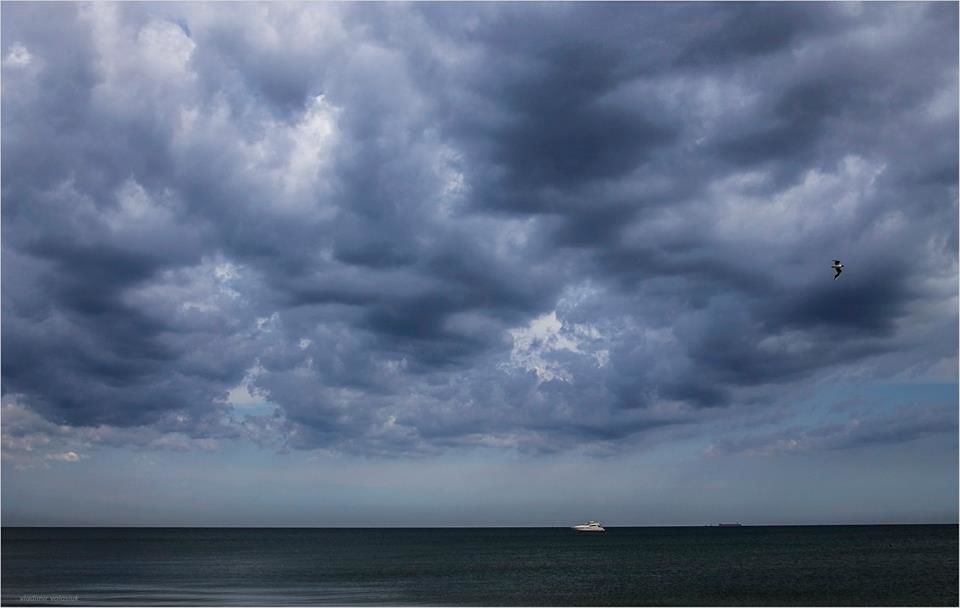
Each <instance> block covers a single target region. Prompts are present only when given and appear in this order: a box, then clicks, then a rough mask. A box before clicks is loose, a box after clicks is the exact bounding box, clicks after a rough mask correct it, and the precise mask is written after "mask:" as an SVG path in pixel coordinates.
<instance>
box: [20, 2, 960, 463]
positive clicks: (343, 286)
mask: <svg viewBox="0 0 960 608" xmlns="http://www.w3.org/2000/svg"><path fill="white" fill-rule="evenodd" d="M949 8H950V7H949V5H946V6H939V5H924V4H885V5H866V6H862V7H861V6H856V5H848V4H823V5H819V4H817V5H813V4H777V5H773V4H749V5H738V4H715V5H709V6H705V7H702V6H693V5H682V4H679V5H660V4H636V5H634V4H625V3H624V4H599V3H589V4H566V3H561V4H556V5H544V4H536V5H534V4H529V5H528V4H491V5H431V4H426V5H412V6H407V5H386V6H375V5H366V4H357V5H310V6H305V5H302V6H278V5H248V6H247V7H245V9H244V10H243V11H237V12H230V13H229V14H228V12H227V11H223V10H221V9H220V8H219V7H218V6H217V5H198V4H156V5H153V4H135V5H93V6H87V5H83V6H79V5H20V4H17V5H11V4H7V5H4V6H3V16H4V19H3V40H4V48H3V49H2V52H3V57H4V63H3V76H4V78H3V80H4V92H3V174H4V182H3V214H4V218H3V219H4V222H3V271H4V273H3V274H4V277H5V285H4V290H3V348H4V354H5V355H6V356H5V357H4V360H3V390H4V394H5V395H6V396H7V397H6V398H8V399H13V400H15V403H16V407H17V408H28V409H29V410H30V411H33V412H36V413H38V414H40V415H42V416H43V417H45V418H46V419H47V420H49V421H53V422H55V423H57V424H66V425H68V426H69V427H75V428H78V429H84V428H86V429H89V428H93V427H98V425H107V426H108V427H111V428H114V427H115V428H124V427H138V428H143V427H149V428H150V429H152V430H153V431H155V432H157V433H166V435H162V437H176V438H180V437H187V438H190V439H191V440H202V439H204V438H212V437H231V436H235V435H237V434H238V433H246V434H247V435H249V436H250V437H251V438H253V439H254V440H256V441H258V442H266V443H269V440H268V439H266V435H265V434H271V433H272V434H274V435H277V436H279V439H278V440H277V441H278V442H279V443H283V442H285V443H286V445H287V446H289V447H295V448H311V447H317V446H331V447H334V448H337V449H344V450H354V451H364V450H367V449H369V450H372V451H377V452H382V453H389V452H391V451H397V452H401V451H402V452H407V451H430V450H435V449H441V448H444V447H448V446H462V445H489V446H501V447H502V446H507V447H514V448H518V449H527V450H535V451H536V450H539V451H552V450H556V449H561V448H562V447H563V446H570V445H575V444H577V443H580V442H595V443H606V444H616V443H617V442H622V441H624V440H625V439H626V438H628V437H637V436H643V435H644V434H645V433H653V432H656V431H657V430H658V429H663V428H665V427H668V426H673V425H693V424H695V423H696V422H697V420H698V416H700V415H705V414H703V412H704V411H707V410H709V411H710V412H712V411H715V410H716V409H717V408H720V407H722V406H726V405H729V404H731V403H733V402H738V403H739V402H750V403H757V404H762V403H764V402H765V401H764V399H765V397H764V395H768V393H764V392H763V391H770V393H769V394H770V395H772V394H773V392H774V391H777V392H779V393H782V392H784V391H787V392H788V391H789V389H790V388H791V387H792V386H793V384H792V383H795V382H797V381H800V380H804V379H807V378H811V377H816V376H818V375H823V374H826V373H829V372H831V371H832V370H835V369H837V368H838V367H843V366H846V365H867V364H869V362H870V361H872V360H873V359H874V358H876V357H879V356H883V357H888V358H889V357H892V358H893V360H898V359H897V358H898V357H900V358H902V360H903V361H905V362H906V361H909V364H908V365H913V364H915V363H916V362H917V361H918V360H919V361H925V362H928V363H931V364H932V363H933V362H935V361H937V360H938V359H939V358H942V357H945V356H946V357H949V356H955V354H956V353H955V350H954V349H953V346H955V345H953V346H951V344H946V338H945V337H944V336H945V335H946V334H945V333H944V332H942V331H939V330H940V329H942V328H949V327H955V325H956V311H955V307H952V308H951V306H948V305H947V304H949V303H950V302H951V300H950V298H953V297H954V296H955V293H956V262H957V260H956V241H957V235H956V230H955V226H956V165H957V157H956V148H957V141H956V128H955V127H956V116H957V115H956V105H957V103H956V102H957V85H956V67H957V66H956V55H957V48H956V38H957V31H956V19H955V18H953V17H951V15H952V13H950V11H948V10H947V9H949ZM945 134H946V135H945ZM834 257H839V258H841V259H843V260H844V261H845V262H846V263H847V264H848V270H847V272H845V273H844V275H843V277H842V278H841V280H840V281H837V282H833V281H832V280H831V279H832V273H831V271H830V269H829V263H830V260H831V259H833V258H834ZM918 267H919V268H923V269H924V272H923V274H922V275H921V274H918V273H916V272H915V269H916V268H918ZM937 302H942V303H944V304H943V305H938V304H937ZM928 336H939V337H935V338H934V339H933V340H927V337H928ZM238 387H239V388H240V389H242V390H241V392H243V391H248V394H250V395H253V394H256V395H258V396H259V397H257V398H258V399H261V400H263V401H268V402H269V403H270V404H271V405H270V407H271V408H276V412H277V413H276V414H275V415H270V416H268V417H264V416H258V415H255V414H247V413H245V412H244V411H243V408H244V407H246V405H245V404H244V402H243V400H242V399H241V398H239V397H236V394H237V393H236V391H237V389H238ZM249 391H252V392H249ZM757 391H759V393H758V392H757ZM748 393H749V395H748ZM251 398H252V397H251ZM238 399H239V401H238ZM770 399H772V397H770ZM768 401H769V399H768ZM18 411H19V410H18ZM45 432H46V431H45ZM129 437H133V436H132V435H124V441H127V440H128V438H129ZM144 437H147V436H146V435H145V436H144ZM162 437H161V438H162ZM148 440H149V441H151V442H157V441H161V440H160V439H157V437H156V436H154V435H149V438H148ZM164 441H166V440H164ZM170 441H174V440H170ZM180 441H181V439H176V440H175V443H176V445H180V443H178V442H180Z"/></svg>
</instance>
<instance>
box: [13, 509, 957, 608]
mask: <svg viewBox="0 0 960 608" xmlns="http://www.w3.org/2000/svg"><path fill="white" fill-rule="evenodd" d="M0 540H2V554H0V568H2V578H0V599H2V604H3V605H4V606H36V605H48V606H82V605H98V606H109V605H123V606H221V605H227V606H244V605H254V606H292V605H313V606H317V605H337V606H368V605H369V606H375V605H388V606H957V605H958V595H957V590H958V575H957V572H958V564H957V555H958V542H957V541H958V527H957V525H907V526H894V525H889V526H782V527H781V526H744V527H740V528H719V527H706V526H704V527H675V528H670V527H656V528H654V527H651V528H618V527H611V528H607V531H606V532H604V533H583V532H575V531H573V530H571V529H568V528H354V529H346V528H308V529H294V528H9V527H5V528H3V529H2V539H0Z"/></svg>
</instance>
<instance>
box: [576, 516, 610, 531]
mask: <svg viewBox="0 0 960 608" xmlns="http://www.w3.org/2000/svg"><path fill="white" fill-rule="evenodd" d="M573 529H574V530H576V531H577V532H603V531H604V530H603V528H602V527H601V526H600V522H598V521H593V520H592V519H591V520H590V521H588V522H587V523H585V524H580V525H579V526H574V527H573Z"/></svg>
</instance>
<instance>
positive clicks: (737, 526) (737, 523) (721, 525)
mask: <svg viewBox="0 0 960 608" xmlns="http://www.w3.org/2000/svg"><path fill="white" fill-rule="evenodd" d="M742 526H743V524H741V523H740V522H734V523H732V524H717V527H718V528H740V527H742Z"/></svg>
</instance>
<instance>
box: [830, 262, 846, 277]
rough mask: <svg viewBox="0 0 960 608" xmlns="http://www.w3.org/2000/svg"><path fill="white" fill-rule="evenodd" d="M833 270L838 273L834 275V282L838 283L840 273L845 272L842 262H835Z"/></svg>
mask: <svg viewBox="0 0 960 608" xmlns="http://www.w3.org/2000/svg"><path fill="white" fill-rule="evenodd" d="M831 268H833V269H834V270H836V271H837V274H835V275H833V280H834V281H836V280H837V279H838V278H839V277H840V273H841V272H843V264H841V263H840V260H834V261H833V266H831Z"/></svg>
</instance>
